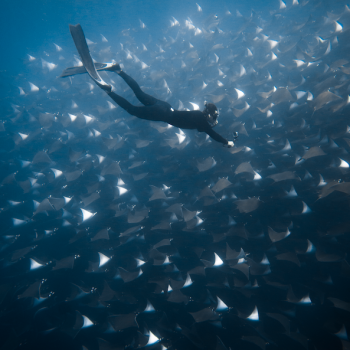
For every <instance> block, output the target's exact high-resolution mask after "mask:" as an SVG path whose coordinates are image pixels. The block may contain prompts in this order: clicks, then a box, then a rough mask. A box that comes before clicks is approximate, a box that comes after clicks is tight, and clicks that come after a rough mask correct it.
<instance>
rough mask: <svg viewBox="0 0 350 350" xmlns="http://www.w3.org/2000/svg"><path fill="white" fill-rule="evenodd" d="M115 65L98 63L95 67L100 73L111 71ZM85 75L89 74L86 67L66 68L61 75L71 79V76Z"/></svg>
mask: <svg viewBox="0 0 350 350" xmlns="http://www.w3.org/2000/svg"><path fill="white" fill-rule="evenodd" d="M113 64H114V63H98V62H95V63H94V65H95V69H96V70H97V71H100V70H110V67H111V66H113ZM84 73H87V71H86V69H85V67H84V66H74V67H69V68H66V69H65V70H64V71H63V72H62V74H61V75H60V77H61V78H64V77H69V76H72V75H76V74H84Z"/></svg>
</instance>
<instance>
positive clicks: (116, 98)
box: [107, 92, 135, 115]
mask: <svg viewBox="0 0 350 350" xmlns="http://www.w3.org/2000/svg"><path fill="white" fill-rule="evenodd" d="M107 94H108V96H109V97H110V98H111V99H112V100H113V101H114V102H115V103H116V104H117V105H118V106H120V107H121V108H123V109H124V110H125V111H127V112H128V113H129V114H131V115H134V114H133V112H134V108H135V106H133V105H132V104H131V103H130V102H128V101H127V100H126V99H125V98H124V97H121V96H119V95H118V94H116V93H115V92H107Z"/></svg>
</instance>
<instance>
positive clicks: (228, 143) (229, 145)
mask: <svg viewBox="0 0 350 350" xmlns="http://www.w3.org/2000/svg"><path fill="white" fill-rule="evenodd" d="M234 145H235V144H234V143H233V141H228V142H227V145H225V146H226V147H228V148H231V147H233V146H234Z"/></svg>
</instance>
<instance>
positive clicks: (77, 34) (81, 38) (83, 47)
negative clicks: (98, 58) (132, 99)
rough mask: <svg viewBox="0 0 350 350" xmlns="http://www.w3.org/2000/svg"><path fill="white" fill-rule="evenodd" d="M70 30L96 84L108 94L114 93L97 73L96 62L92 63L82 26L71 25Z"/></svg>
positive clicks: (85, 65) (82, 59) (86, 67)
mask: <svg viewBox="0 0 350 350" xmlns="http://www.w3.org/2000/svg"><path fill="white" fill-rule="evenodd" d="M69 30H70V33H71V35H72V38H73V40H74V44H75V47H76V48H77V50H78V52H79V55H80V58H81V61H82V62H83V65H84V67H85V69H86V71H87V72H88V74H89V75H90V77H91V78H92V79H93V80H94V81H95V83H96V84H97V85H98V86H99V87H100V88H102V89H103V90H105V91H107V92H111V91H112V87H111V86H110V85H108V84H107V83H106V82H105V81H104V80H103V79H102V78H101V77H100V75H99V74H98V73H97V70H96V68H95V65H94V62H93V61H92V58H91V55H90V51H89V48H88V45H87V43H86V39H85V35H84V32H83V29H82V28H81V25H80V24H77V25H75V26H74V25H71V24H70V25H69Z"/></svg>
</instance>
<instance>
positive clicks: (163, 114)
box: [107, 71, 228, 145]
mask: <svg viewBox="0 0 350 350" xmlns="http://www.w3.org/2000/svg"><path fill="white" fill-rule="evenodd" d="M117 74H119V75H120V76H121V77H122V78H123V79H124V81H125V82H126V83H127V84H128V85H129V86H130V88H131V89H132V91H133V92H134V94H135V95H136V97H137V99H138V100H139V101H140V102H141V103H142V104H144V106H133V105H132V104H131V103H129V102H128V101H127V100H126V99H125V98H123V97H121V96H119V95H117V94H116V93H115V92H108V93H107V94H108V95H109V96H110V97H111V98H112V99H113V101H114V102H116V103H117V104H118V105H119V106H120V107H121V108H123V109H124V110H126V111H127V112H128V113H129V114H131V115H134V116H135V117H138V118H141V119H147V120H152V121H162V122H166V123H168V124H171V125H173V126H176V127H177V128H180V129H197V130H198V131H200V132H205V133H207V134H208V135H209V136H210V137H211V138H212V139H214V140H215V141H217V142H221V143H223V144H224V145H227V143H228V142H227V140H226V139H224V138H223V137H222V136H220V135H219V134H218V133H217V132H215V131H214V130H213V129H212V127H211V126H210V124H209V123H208V122H207V120H206V118H205V115H204V113H203V112H201V111H177V110H174V109H173V108H172V107H171V106H170V104H169V103H167V102H164V101H161V100H158V99H156V98H155V97H153V96H150V95H148V94H146V93H145V92H143V91H142V90H141V88H140V86H139V85H138V84H137V82H136V81H135V80H134V79H133V78H131V77H130V76H129V75H127V74H126V73H125V72H123V71H120V72H118V73H117Z"/></svg>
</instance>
